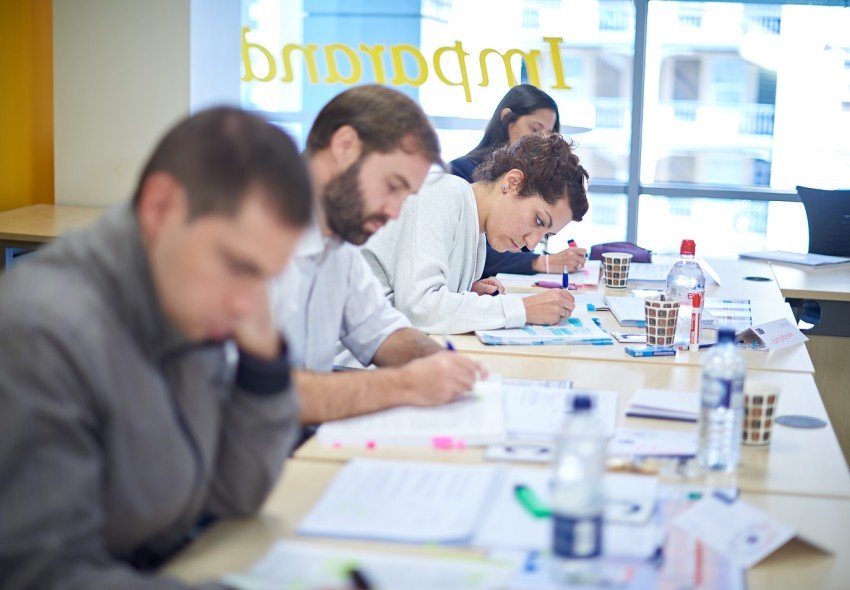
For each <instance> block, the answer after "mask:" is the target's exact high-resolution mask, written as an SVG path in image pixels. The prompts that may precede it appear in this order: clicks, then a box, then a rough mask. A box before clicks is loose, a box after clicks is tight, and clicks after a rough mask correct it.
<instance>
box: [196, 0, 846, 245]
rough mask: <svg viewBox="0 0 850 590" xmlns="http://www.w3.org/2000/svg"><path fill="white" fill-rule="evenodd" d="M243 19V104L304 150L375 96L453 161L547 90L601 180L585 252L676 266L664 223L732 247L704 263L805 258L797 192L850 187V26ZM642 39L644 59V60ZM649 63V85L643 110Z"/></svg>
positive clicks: (378, 9) (655, 14) (806, 18)
mask: <svg viewBox="0 0 850 590" xmlns="http://www.w3.org/2000/svg"><path fill="white" fill-rule="evenodd" d="M815 1H817V0H815ZM824 1H827V2H830V1H831V0H824ZM195 4H196V3H193V10H195ZM197 4H198V5H199V7H202V6H203V5H204V4H205V3H202V2H198V3H197ZM241 6H242V12H241V23H240V26H241V27H242V28H243V31H244V33H243V35H242V47H241V49H242V55H243V60H242V70H243V71H242V74H243V81H242V82H241V84H240V90H239V94H240V97H241V101H242V104H243V105H244V106H245V107H247V108H250V109H255V110H257V111H260V112H262V113H263V114H264V115H266V116H267V117H268V118H270V119H271V120H274V121H276V122H278V123H279V124H280V125H282V126H284V127H285V128H287V129H288V130H290V131H291V132H292V133H293V134H295V136H296V137H297V138H298V139H300V140H302V141H303V134H304V133H305V132H306V130H307V129H309V126H310V124H311V123H312V120H313V117H314V116H315V114H316V112H317V110H318V109H319V108H320V107H321V106H322V105H323V104H324V103H325V102H326V101H327V100H329V99H330V98H331V97H332V96H334V95H335V94H336V93H338V92H339V91H341V90H343V89H345V88H347V87H348V86H350V85H352V84H356V83H365V82H372V81H378V82H383V83H386V84H390V85H392V86H394V87H397V88H399V89H400V90H402V91H403V92H406V93H408V94H409V95H410V96H412V97H413V98H415V99H416V100H417V101H418V102H419V103H420V104H421V105H422V106H423V108H424V109H425V111H426V113H428V115H429V116H430V117H431V118H432V121H433V122H434V124H435V127H436V128H437V131H438V133H439V135H440V139H441V143H442V145H443V156H444V158H445V159H447V160H450V159H453V158H455V157H458V156H460V155H463V154H465V153H466V152H468V151H469V150H470V149H471V148H472V147H474V146H475V145H476V144H477V143H478V141H479V140H480V137H481V132H482V130H483V127H484V125H485V124H486V122H487V120H488V119H489V117H490V115H491V114H492V112H493V109H494V108H495V106H496V104H497V103H498V102H499V100H500V99H501V97H502V96H503V95H504V93H505V92H506V91H507V89H508V88H509V87H510V85H512V84H515V83H518V82H520V81H524V80H528V81H529V82H531V83H534V84H537V85H538V86H540V87H541V88H542V89H543V90H545V91H546V92H548V93H549V94H550V95H551V96H552V97H553V98H554V99H555V100H556V101H557V103H558V105H559V108H560V112H561V123H562V128H563V132H564V133H565V135H568V136H570V137H571V138H572V139H573V140H574V141H575V142H576V146H577V151H578V154H579V156H580V157H581V159H582V161H583V162H584V163H585V164H586V166H587V168H588V170H589V171H590V174H591V192H592V193H593V198H592V199H591V211H590V213H589V214H588V216H587V218H586V219H585V220H584V221H583V222H582V223H581V224H577V225H576V229H575V230H574V231H575V232H579V231H581V232H586V231H591V230H592V232H593V233H592V234H588V235H586V236H584V235H583V236H581V237H582V240H581V241H580V243H584V244H590V243H599V242H603V241H612V240H617V239H624V238H627V239H630V240H632V241H640V243H641V245H642V246H645V247H649V248H652V249H653V250H654V251H660V252H663V251H669V252H674V251H675V250H676V248H677V247H678V244H679V242H680V240H681V238H682V236H678V235H677V236H673V235H671V234H670V232H669V228H670V227H671V226H669V225H665V224H664V220H666V221H667V222H670V223H685V224H689V223H693V232H694V233H693V236H697V235H698V233H699V232H703V231H707V230H708V228H711V229H712V231H713V234H714V235H716V236H718V239H716V240H715V239H711V238H710V236H709V235H708V234H706V235H705V239H703V240H702V242H703V245H702V248H701V252H702V253H703V254H707V255H711V254H724V253H725V254H729V253H732V252H733V250H734V251H737V250H741V249H758V248H759V247H762V246H766V247H776V248H782V249H786V250H788V249H792V246H793V247H794V248H799V249H801V250H805V247H806V243H807V242H806V240H805V239H804V240H802V241H794V240H791V241H790V242H789V241H788V240H785V241H783V243H781V244H776V243H774V242H773V241H772V240H774V237H773V236H776V235H783V236H795V237H797V236H801V235H805V233H806V232H805V226H806V223H805V216H804V215H802V214H801V213H800V212H801V211H802V208H801V207H799V203H796V202H794V201H796V196H795V192H794V191H795V187H796V186H797V185H808V186H819V187H824V188H840V187H846V186H850V143H848V142H847V140H846V138H847V137H850V65H848V64H850V41H848V37H847V33H846V31H848V30H850V8H846V7H842V6H818V5H808V4H806V5H802V4H776V5H771V4H764V3H763V2H761V1H758V2H752V3H746V2H743V3H735V2H725V1H724V2H691V1H680V2H677V1H672V0H634V1H630V0H597V1H595V2H588V1H587V0H505V1H504V2H500V3H499V10H493V9H492V4H491V3H489V2H487V1H486V0H415V1H414V0H374V1H370V2H352V3H346V8H345V10H344V11H337V10H336V8H334V7H335V6H336V4H329V3H327V2H323V1H322V0H242V2H241ZM641 15H642V18H638V17H639V16H641ZM641 23H645V27H646V28H645V30H642V31H639V30H638V29H637V27H638V26H639V25H640V24H641ZM641 26H642V25H641ZM640 38H645V39H646V46H645V47H637V49H638V51H637V52H636V45H635V42H636V39H640ZM636 60H638V61H639V65H640V68H639V70H638V71H640V72H641V73H642V80H640V81H639V84H638V88H639V90H638V94H637V96H633V95H634V94H635V89H634V84H633V74H634V72H635V62H636ZM635 101H638V102H637V103H635ZM634 104H640V105H641V111H640V112H639V113H637V115H638V116H637V117H635V113H634V112H633V105H634ZM634 133H638V134H639V135H637V136H634ZM634 147H638V148H639V149H637V150H634V149H633V148H634ZM630 174H637V175H638V178H637V179H633V178H630ZM789 211H791V212H792V213H789ZM569 227H570V228H572V227H573V226H572V225H571V226H569ZM682 227H683V231H691V229H690V228H691V226H689V225H684V226H682ZM579 228H581V229H579ZM700 235H701V234H700ZM721 238H722V239H721ZM576 239H578V238H576ZM695 239H696V238H695ZM736 240H738V241H740V243H735V241H736ZM644 242H645V243H644ZM789 243H790V244H791V245H789ZM732 244H734V245H732Z"/></svg>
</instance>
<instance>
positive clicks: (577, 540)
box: [552, 394, 608, 584]
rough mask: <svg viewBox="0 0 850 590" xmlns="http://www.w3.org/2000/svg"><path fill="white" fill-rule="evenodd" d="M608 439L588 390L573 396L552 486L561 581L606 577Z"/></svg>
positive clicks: (555, 563)
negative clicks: (604, 522)
mask: <svg viewBox="0 0 850 590" xmlns="http://www.w3.org/2000/svg"><path fill="white" fill-rule="evenodd" d="M607 444H608V439H607V437H605V436H604V435H603V434H602V427H601V425H600V423H599V421H598V420H597V418H596V415H595V413H594V411H593V400H592V399H591V397H590V396H588V395H582V394H576V395H575V396H574V397H573V402H572V411H571V412H570V413H569V414H568V415H567V417H566V419H565V420H564V427H563V428H562V430H561V433H560V435H559V437H558V445H557V452H556V455H555V464H554V470H555V473H554V478H553V490H552V517H553V534H552V565H553V572H552V573H553V577H554V578H555V580H557V581H558V582H569V583H571V584H595V583H597V582H598V581H599V580H601V575H602V572H601V569H600V561H601V557H602V515H603V512H604V509H605V494H604V488H603V482H602V476H603V474H604V473H605V453H606V448H607Z"/></svg>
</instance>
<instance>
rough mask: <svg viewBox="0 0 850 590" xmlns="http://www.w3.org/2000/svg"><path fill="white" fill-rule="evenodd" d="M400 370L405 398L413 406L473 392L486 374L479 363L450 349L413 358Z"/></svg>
mask: <svg viewBox="0 0 850 590" xmlns="http://www.w3.org/2000/svg"><path fill="white" fill-rule="evenodd" d="M400 371H401V377H402V380H401V382H402V386H403V394H404V396H405V401H406V403H409V404H411V405H414V406H436V405H439V404H444V403H446V402H450V401H452V400H454V399H457V398H458V397H459V396H460V395H462V394H464V393H466V392H468V391H472V388H473V386H474V385H475V380H476V379H477V378H478V377H479V376H480V377H482V378H483V377H486V376H487V370H486V369H485V368H484V367H483V366H482V365H481V364H479V363H477V362H475V361H473V360H472V359H469V358H466V357H464V356H463V355H461V354H458V353H456V352H451V351H443V352H438V353H437V354H432V355H431V356H426V357H423V358H420V359H416V360H415V361H411V362H409V363H408V364H407V365H405V366H404V367H402V368H401V369H400Z"/></svg>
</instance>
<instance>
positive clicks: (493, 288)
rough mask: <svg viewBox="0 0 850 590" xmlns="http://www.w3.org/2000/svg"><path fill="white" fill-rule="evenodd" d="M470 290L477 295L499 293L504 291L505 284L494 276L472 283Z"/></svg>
mask: <svg viewBox="0 0 850 590" xmlns="http://www.w3.org/2000/svg"><path fill="white" fill-rule="evenodd" d="M472 292H473V293H478V294H479V295H493V296H495V295H499V294H501V293H504V292H505V286H504V285H503V284H502V283H501V281H499V280H498V279H497V278H495V277H489V278H486V279H481V280H478V281H475V282H474V283H472Z"/></svg>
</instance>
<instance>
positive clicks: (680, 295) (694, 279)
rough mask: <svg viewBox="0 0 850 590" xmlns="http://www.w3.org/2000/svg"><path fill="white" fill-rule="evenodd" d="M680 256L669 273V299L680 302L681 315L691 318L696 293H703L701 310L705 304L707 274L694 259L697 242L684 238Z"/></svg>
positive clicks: (688, 319) (681, 316)
mask: <svg viewBox="0 0 850 590" xmlns="http://www.w3.org/2000/svg"><path fill="white" fill-rule="evenodd" d="M679 254H680V258H679V260H678V261H677V262H676V264H674V265H673V268H671V269H670V272H669V273H668V274H667V300H668V301H678V302H679V317H680V318H686V319H687V321H688V322H690V320H691V310H692V308H693V305H692V304H691V300H692V297H693V294H694V293H700V294H701V302H700V311H702V307H703V305H704V304H705V296H704V293H705V274H704V273H703V272H702V268H700V265H699V262H697V261H696V260H695V259H694V256H695V255H696V244H695V243H694V241H693V240H682V246H681V248H680V249H679Z"/></svg>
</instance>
